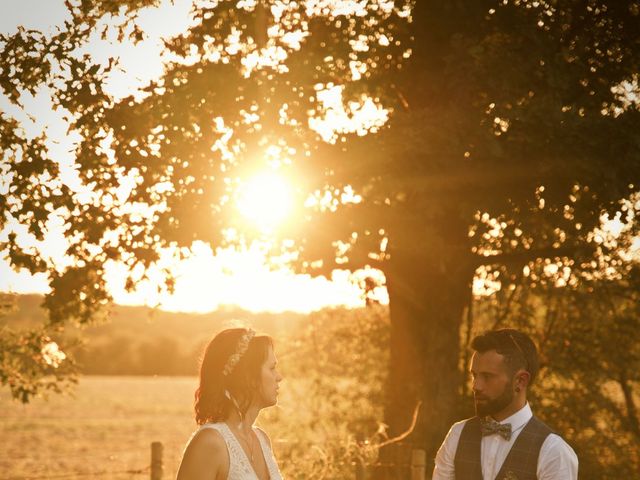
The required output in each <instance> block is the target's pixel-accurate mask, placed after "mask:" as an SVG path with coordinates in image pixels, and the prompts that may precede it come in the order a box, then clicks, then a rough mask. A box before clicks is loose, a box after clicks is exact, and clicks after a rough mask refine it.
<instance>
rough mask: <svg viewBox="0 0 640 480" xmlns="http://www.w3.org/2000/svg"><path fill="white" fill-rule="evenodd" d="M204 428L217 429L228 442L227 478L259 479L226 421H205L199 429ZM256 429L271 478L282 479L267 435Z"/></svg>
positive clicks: (234, 479) (230, 479)
mask: <svg viewBox="0 0 640 480" xmlns="http://www.w3.org/2000/svg"><path fill="white" fill-rule="evenodd" d="M203 428H212V429H214V430H217V431H218V433H220V435H222V438H224V443H226V444H227V450H228V452H229V475H228V476H227V480H258V476H257V475H256V472H255V471H254V470H253V467H252V466H251V462H249V458H248V457H247V454H246V453H245V452H244V450H243V449H242V447H241V446H240V442H238V439H237V438H236V437H235V435H234V434H233V432H232V431H231V429H230V428H229V426H228V425H227V424H226V423H224V422H219V423H205V424H204V425H202V426H200V429H199V430H202V429H203ZM199 430H198V431H199ZM254 431H255V433H256V436H257V437H258V440H259V441H260V448H261V450H262V455H263V456H264V461H265V463H266V464H267V470H268V471H269V478H270V480H282V475H280V470H278V465H277V464H276V459H275V457H274V456H273V452H272V451H271V448H270V447H269V443H268V442H267V439H266V437H265V435H264V434H263V432H261V431H260V430H258V429H257V428H255V427H254Z"/></svg>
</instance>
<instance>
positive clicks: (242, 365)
mask: <svg viewBox="0 0 640 480" xmlns="http://www.w3.org/2000/svg"><path fill="white" fill-rule="evenodd" d="M247 331H248V330H247V329H246V328H230V329H227V330H223V331H222V332H220V333H219V334H217V335H216V336H215V337H213V339H212V340H211V341H210V342H209V344H208V345H207V348H206V349H205V351H204V355H203V357H202V361H201V363H200V384H199V386H198V389H197V390H196V393H195V413H196V422H197V423H198V425H202V424H204V423H208V422H222V421H224V420H226V419H227V417H228V416H229V414H230V412H231V411H232V409H235V408H236V406H235V405H234V404H233V401H232V400H231V399H229V398H228V397H227V396H226V395H225V390H226V391H228V392H229V394H230V395H231V396H232V397H233V398H234V399H235V401H236V402H237V408H238V409H239V410H240V412H241V413H242V414H243V415H244V414H245V413H246V411H247V409H248V408H249V406H250V405H251V401H252V400H253V399H254V398H256V396H258V395H260V394H261V384H262V382H261V368H262V365H263V364H264V362H265V361H266V360H267V355H268V354H269V347H273V340H272V339H271V337H268V336H266V335H259V336H258V335H256V336H255V337H253V338H252V339H251V340H250V342H249V346H248V347H247V350H246V352H244V354H243V355H242V356H241V357H240V360H239V361H238V363H237V364H236V365H235V366H234V367H233V369H232V370H231V372H230V373H229V374H228V375H224V374H223V370H224V367H225V365H226V364H227V362H228V361H229V358H230V357H231V355H233V354H234V353H237V348H238V345H239V344H240V341H241V339H242V337H243V335H245V334H246V333H247Z"/></svg>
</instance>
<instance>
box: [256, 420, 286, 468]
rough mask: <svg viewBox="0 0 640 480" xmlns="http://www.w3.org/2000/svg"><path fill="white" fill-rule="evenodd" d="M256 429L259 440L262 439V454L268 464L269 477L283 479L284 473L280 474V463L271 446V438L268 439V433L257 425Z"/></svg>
mask: <svg viewBox="0 0 640 480" xmlns="http://www.w3.org/2000/svg"><path fill="white" fill-rule="evenodd" d="M254 430H255V432H256V435H257V437H258V440H259V441H260V448H261V449H262V455H263V456H264V461H265V463H266V464H267V470H269V479H270V480H282V475H281V474H280V470H279V469H278V464H277V462H276V459H275V457H274V456H273V451H272V450H271V447H270V446H269V440H268V439H267V434H266V433H264V432H263V431H262V430H261V429H260V428H257V427H254Z"/></svg>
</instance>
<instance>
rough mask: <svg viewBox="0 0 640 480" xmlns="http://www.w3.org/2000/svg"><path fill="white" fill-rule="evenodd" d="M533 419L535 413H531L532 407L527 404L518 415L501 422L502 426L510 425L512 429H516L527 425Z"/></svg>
mask: <svg viewBox="0 0 640 480" xmlns="http://www.w3.org/2000/svg"><path fill="white" fill-rule="evenodd" d="M531 417H533V412H532V411H531V407H530V406H529V403H528V402H527V403H525V405H524V407H522V408H521V409H520V410H518V411H517V412H516V413H514V414H513V415H511V416H510V417H508V418H505V419H504V420H503V421H501V422H499V423H501V424H505V423H510V424H511V428H512V429H516V428H519V427H521V426H522V425H524V424H525V423H527V422H528V421H529V420H531Z"/></svg>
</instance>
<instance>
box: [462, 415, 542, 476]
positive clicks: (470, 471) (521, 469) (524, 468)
mask: <svg viewBox="0 0 640 480" xmlns="http://www.w3.org/2000/svg"><path fill="white" fill-rule="evenodd" d="M550 433H553V431H552V430H551V429H550V428H549V427H547V426H546V425H545V424H544V423H542V422H541V421H540V420H538V419H537V418H536V417H535V416H534V417H531V420H529V423H527V425H526V426H525V427H524V429H523V430H522V432H520V435H518V438H516V441H515V442H514V443H513V446H512V447H511V450H510V451H509V454H508V455H507V458H505V460H504V463H503V464H502V468H501V469H500V471H499V472H498V475H497V476H496V478H495V480H511V479H513V480H516V479H517V480H536V478H537V476H536V475H537V474H536V470H537V467H538V455H539V454H540V447H542V444H543V443H544V440H545V439H546V438H547V436H548V435H549V434H550ZM481 441H482V433H481V431H480V418H479V417H473V418H471V419H469V420H468V421H467V422H466V423H465V425H464V427H463V428H462V433H461V434H460V440H459V442H458V449H457V450H456V456H455V469H456V480H483V478H482V465H481V463H480V461H481V460H480V442H481ZM485 480H494V479H492V478H487V479H485Z"/></svg>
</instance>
